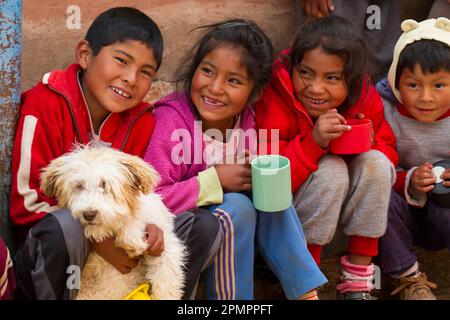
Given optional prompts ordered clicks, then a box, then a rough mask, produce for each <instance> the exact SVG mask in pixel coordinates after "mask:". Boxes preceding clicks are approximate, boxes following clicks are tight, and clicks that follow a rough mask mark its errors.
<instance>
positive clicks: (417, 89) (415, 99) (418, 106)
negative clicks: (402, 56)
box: [398, 65, 450, 122]
mask: <svg viewBox="0 0 450 320" xmlns="http://www.w3.org/2000/svg"><path fill="white" fill-rule="evenodd" d="M398 89H399V91H400V96H401V97H402V101H403V106H404V107H405V109H406V110H407V111H408V112H409V113H410V114H411V115H412V116H413V117H414V118H415V119H416V120H417V121H420V122H433V121H435V120H437V119H439V118H440V117H441V116H442V115H444V114H445V113H447V111H448V110H449V109H450V72H448V71H445V70H439V71H438V72H435V73H427V74H425V73H423V71H422V68H421V67H420V66H419V65H415V66H414V70H410V69H409V68H405V69H404V70H403V72H402V74H401V76H400V79H399V83H398Z"/></svg>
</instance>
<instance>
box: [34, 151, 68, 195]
mask: <svg viewBox="0 0 450 320" xmlns="http://www.w3.org/2000/svg"><path fill="white" fill-rule="evenodd" d="M64 162H65V160H64V159H63V158H56V159H54V160H53V161H52V162H50V164H49V165H48V166H47V167H45V168H44V169H42V173H41V184H40V188H41V190H42V192H44V194H45V195H46V196H47V197H49V198H57V197H58V196H59V194H60V193H61V188H62V184H63V181H62V179H61V176H62V170H61V168H62V166H63V164H64Z"/></svg>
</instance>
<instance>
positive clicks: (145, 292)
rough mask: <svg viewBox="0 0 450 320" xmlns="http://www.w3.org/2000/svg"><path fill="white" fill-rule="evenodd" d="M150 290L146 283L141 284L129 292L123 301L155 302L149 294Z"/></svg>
mask: <svg viewBox="0 0 450 320" xmlns="http://www.w3.org/2000/svg"><path fill="white" fill-rule="evenodd" d="M150 292H151V288H150V285H149V284H148V283H144V284H141V285H140V286H139V287H137V288H136V289H134V290H133V291H131V292H130V293H129V294H128V295H127V296H126V297H125V298H124V300H156V299H155V298H154V297H153V295H152V294H151V293H150Z"/></svg>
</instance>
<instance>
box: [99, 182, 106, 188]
mask: <svg viewBox="0 0 450 320" xmlns="http://www.w3.org/2000/svg"><path fill="white" fill-rule="evenodd" d="M100 188H102V189H105V188H106V182H105V180H102V181H100Z"/></svg>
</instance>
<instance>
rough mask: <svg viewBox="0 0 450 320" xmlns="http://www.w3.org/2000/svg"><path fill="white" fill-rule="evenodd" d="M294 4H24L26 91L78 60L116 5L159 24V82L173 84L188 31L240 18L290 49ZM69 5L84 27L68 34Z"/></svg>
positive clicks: (148, 0) (82, 0)
mask: <svg viewBox="0 0 450 320" xmlns="http://www.w3.org/2000/svg"><path fill="white" fill-rule="evenodd" d="M295 1H296V0H249V1H240V0H223V1H216V0H196V1H194V0H184V1H183V0H163V1H158V0H142V1H127V0H122V1H93V0H89V1H86V0H78V1H77V0H72V1H67V0H41V1H35V0H24V1H23V56H22V59H23V60H22V89H23V90H26V89H28V88H30V87H31V86H33V85H34V84H35V83H36V82H37V81H39V80H40V79H41V77H42V75H43V74H44V73H46V72H48V71H50V70H53V69H56V68H65V67H66V66H67V65H68V64H70V63H72V62H73V61H74V49H75V45H76V44H77V42H78V41H79V40H81V39H83V37H84V35H85V33H86V30H87V28H88V27H89V25H90V23H91V22H92V20H93V19H94V18H95V17H96V16H97V15H98V14H99V13H101V12H102V11H104V10H106V9H108V8H111V7H115V6H134V7H136V8H138V9H140V10H142V11H144V12H145V13H147V14H148V15H149V16H151V17H152V19H153V20H155V22H156V23H157V24H158V25H159V26H160V28H161V31H162V33H163V36H164V39H165V52H164V60H163V65H162V67H161V69H160V72H159V78H160V79H161V80H169V79H171V76H172V74H173V72H174V70H175V69H176V67H177V66H178V64H179V61H180V59H181V58H183V56H184V55H185V54H186V52H187V50H188V49H189V48H190V47H191V46H192V45H193V43H194V41H195V40H196V38H197V35H198V33H195V32H194V33H188V31H189V30H191V29H193V28H194V27H196V26H199V25H202V24H208V23H211V22H215V21H218V20H222V19H226V18H231V17H240V18H250V19H253V20H254V21H255V22H257V23H258V24H259V25H260V26H261V27H262V28H263V30H264V31H266V32H267V34H268V35H269V37H270V38H271V39H272V41H273V43H274V46H275V48H276V49H277V50H279V49H283V48H284V47H285V46H287V45H288V44H289V43H290V41H291V38H292V36H293V34H294V32H295V31H294V30H295V7H294V4H295ZM69 5H78V6H79V8H80V9H81V29H79V30H68V29H67V27H66V20H67V17H68V15H67V14H66V10H67V7H68V6H69Z"/></svg>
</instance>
